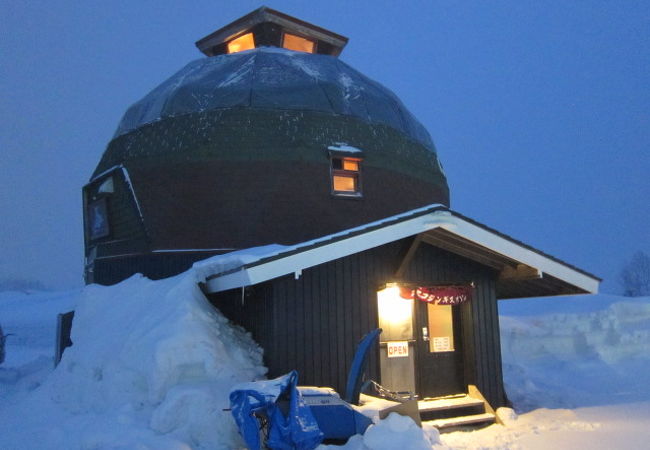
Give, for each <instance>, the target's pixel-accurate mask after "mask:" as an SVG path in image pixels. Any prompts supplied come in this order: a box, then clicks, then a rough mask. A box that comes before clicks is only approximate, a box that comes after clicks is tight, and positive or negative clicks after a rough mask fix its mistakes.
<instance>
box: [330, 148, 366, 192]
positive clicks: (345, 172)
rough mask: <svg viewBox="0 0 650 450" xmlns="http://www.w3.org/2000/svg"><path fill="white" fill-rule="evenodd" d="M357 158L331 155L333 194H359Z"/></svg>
mask: <svg viewBox="0 0 650 450" xmlns="http://www.w3.org/2000/svg"><path fill="white" fill-rule="evenodd" d="M360 163H361V160H360V159H359V158H347V157H338V156H334V157H332V191H333V193H334V194H335V195H342V196H353V197H360V196H361V183H360V182H361V180H360V175H361V171H360Z"/></svg>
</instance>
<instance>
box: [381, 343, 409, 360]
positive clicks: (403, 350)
mask: <svg viewBox="0 0 650 450" xmlns="http://www.w3.org/2000/svg"><path fill="white" fill-rule="evenodd" d="M386 347H387V349H388V357H389V358H406V357H407V356H408V355H409V343H408V341H391V342H387V343H386Z"/></svg>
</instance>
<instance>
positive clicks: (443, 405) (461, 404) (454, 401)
mask: <svg viewBox="0 0 650 450" xmlns="http://www.w3.org/2000/svg"><path fill="white" fill-rule="evenodd" d="M478 406H483V400H480V399H478V398H474V397H470V396H469V395H462V396H454V397H441V398H433V399H427V400H420V401H419V402H418V409H419V410H420V413H425V412H434V411H443V410H448V409H456V408H470V407H478Z"/></svg>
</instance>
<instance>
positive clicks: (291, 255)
mask: <svg viewBox="0 0 650 450" xmlns="http://www.w3.org/2000/svg"><path fill="white" fill-rule="evenodd" d="M346 42H347V39H346V38H344V37H342V36H339V35H337V34H334V33H331V32H329V31H327V30H323V29H322V28H318V27H316V26H313V25H310V24H307V23H305V22H302V21H300V20H298V19H294V18H292V17H289V16H286V15H284V14H282V13H279V12H277V11H273V10H270V9H267V8H261V9H259V10H257V11H254V12H253V13H251V14H249V15H247V16H245V17H243V18H241V19H239V20H237V21H235V22H233V23H232V24H230V25H228V26H226V27H225V28H222V29H220V30H218V31H216V32H215V33H212V34H211V35H209V36H207V37H205V38H203V39H201V40H200V41H199V42H197V46H198V47H199V49H200V50H201V51H202V52H203V53H204V54H206V56H207V58H203V59H201V60H197V61H194V62H191V63H190V64H188V65H187V66H186V67H185V68H183V69H182V70H181V71H179V72H178V73H177V74H175V75H173V76H172V77H171V78H169V79H168V80H167V81H165V82H164V83H162V84H161V85H160V86H159V87H157V88H156V89H154V90H153V91H152V92H151V93H149V94H148V95H147V96H145V97H144V98H143V99H142V100H140V101H139V102H138V103H136V104H135V105H133V106H132V107H131V108H129V110H128V111H127V112H126V114H125V115H124V118H123V119H122V121H121V122H120V124H119V126H118V129H117V132H116V134H115V136H114V138H113V139H112V140H111V142H110V143H109V144H108V148H107V149H106V151H105V153H104V155H103V157H102V159H101V161H100V163H99V165H98V166H97V169H96V170H95V172H94V174H93V175H92V178H91V180H90V182H89V183H88V184H87V185H86V186H85V187H84V196H83V198H84V211H85V214H84V220H85V243H86V258H87V265H86V281H87V282H96V283H102V284H111V283H115V282H117V281H120V280H121V279H123V278H126V277H127V276H130V275H132V274H134V273H137V272H141V273H143V274H145V275H146V276H148V277H150V278H162V277H165V276H169V275H172V274H175V273H179V272H181V271H183V270H185V269H186V268H188V267H189V266H190V265H191V264H192V263H193V262H195V261H197V260H199V259H205V258H208V257H209V256H211V255H219V254H223V253H229V252H232V251H233V250H238V249H244V250H243V251H241V252H238V253H236V254H234V255H223V256H215V257H214V258H210V259H209V260H208V261H205V262H203V263H201V264H199V265H197V267H196V270H195V272H194V273H195V275H196V281H197V283H199V286H200V288H201V290H202V292H203V293H204V294H205V295H206V298H207V299H208V300H209V301H210V302H211V303H212V304H213V305H215V306H216V307H217V308H218V309H219V310H220V311H221V312H222V313H223V314H224V315H225V316H226V317H227V318H228V319H230V320H232V321H233V322H234V323H237V324H239V325H241V326H243V327H244V328H245V329H246V330H248V331H249V332H250V333H251V335H252V336H253V338H254V339H255V341H256V342H257V343H258V344H259V345H260V346H261V347H262V348H264V364H265V366H266V367H267V368H268V375H269V377H275V376H279V375H282V374H286V373H287V372H289V371H292V370H298V372H299V373H300V380H301V383H304V384H305V385H311V386H331V387H334V388H335V389H336V390H337V391H338V392H345V393H346V394H345V398H347V399H351V400H350V401H352V402H356V401H355V400H354V399H356V400H359V392H360V385H361V374H362V373H364V370H363V369H362V366H364V364H359V362H360V361H366V362H367V364H366V366H367V371H366V372H365V373H366V374H367V375H368V379H371V380H379V381H380V383H381V385H382V386H384V388H382V390H383V391H384V392H385V390H386V389H387V390H389V391H394V392H396V393H398V394H399V393H405V392H406V393H409V395H408V397H409V398H411V399H413V398H418V399H419V402H418V407H417V411H419V413H420V415H421V417H422V418H426V420H435V421H436V422H435V423H436V425H435V426H438V427H441V428H444V427H456V426H460V425H470V424H479V423H480V424H486V423H491V422H494V421H495V420H497V418H496V416H495V414H494V410H495V409H496V408H498V407H500V406H505V405H507V404H508V399H507V397H506V393H505V389H504V386H503V377H502V370H501V343H500V332H499V315H498V303H497V301H498V300H500V299H510V298H521V297H532V296H552V295H568V294H579V293H588V292H597V290H598V284H599V282H600V279H599V278H598V277H595V276H594V275H591V274H589V273H587V272H584V271H582V270H581V269H578V268H576V267H574V266H571V265H569V264H567V263H565V262H563V261H561V260H559V259H557V258H554V257H552V256H550V255H547V254H545V253H543V252H541V251H540V250H537V249H535V248H533V247H531V246H529V245H527V244H524V243H523V242H521V241H518V240H516V239H513V238H511V237H509V236H507V235H505V234H503V233H500V232H498V231H497V230H494V229H492V228H490V227H488V226H486V225H483V224H481V223H479V222H477V221H475V220H473V219H470V218H468V217H465V216H463V215H461V214H460V213H458V212H455V211H452V210H451V209H449V192H448V187H447V182H446V179H445V176H444V174H443V172H442V169H441V167H440V164H439V162H438V158H437V156H436V152H435V148H434V146H433V143H432V142H431V139H430V137H429V135H428V133H427V132H426V130H425V129H424V128H423V127H422V125H421V124H420V123H419V122H418V121H417V120H416V119H415V118H414V117H413V116H412V115H411V114H410V113H409V112H408V111H407V109H406V108H405V107H404V105H403V104H402V103H401V102H400V101H399V99H398V98H397V97H396V96H395V95H394V94H393V93H392V92H391V91H389V90H388V89H386V88H385V87H383V86H382V85H380V84H378V83H377V82H375V81H372V80H370V79H368V78H367V77H365V76H363V75H362V74H360V73H359V72H357V71H356V70H354V69H352V68H351V67H350V66H348V65H346V64H345V63H343V62H341V61H340V60H339V59H338V58H337V56H338V54H339V53H340V52H341V50H342V48H343V47H344V46H345V44H346ZM268 244H284V245H285V247H276V246H274V247H263V248H251V247H260V246H266V245H268ZM67 317H68V318H67V319H66V320H68V322H66V323H67V325H65V324H64V322H62V320H63V319H61V318H60V320H61V322H60V325H59V330H60V333H61V337H60V339H59V342H60V343H61V345H60V347H59V349H62V348H64V346H65V345H69V343H70V341H69V339H67V338H65V339H64V336H63V333H64V330H67V331H65V332H69V330H70V321H71V320H72V319H71V317H72V315H68V316H67ZM372 330H376V331H374V332H372V333H373V334H371V336H375V337H376V336H377V335H378V332H379V331H381V333H382V334H381V337H380V342H379V345H377V346H374V347H372V350H369V349H370V348H371V346H370V344H368V345H367V346H365V348H366V351H367V352H368V353H367V354H366V355H367V359H364V358H365V357H361V358H357V357H356V356H355V355H356V354H355V345H356V342H358V341H359V339H361V338H362V336H364V334H366V333H368V332H371V331H372ZM382 330H383V331H382ZM366 342H367V341H366ZM61 351H62V350H59V351H58V353H57V354H58V355H59V357H60V352H61ZM353 358H354V359H353ZM353 361H355V362H353ZM353 368H354V369H355V370H354V371H353V370H352V369H353ZM354 373H356V376H353V375H350V374H354ZM344 390H345V391H344ZM450 399H454V401H453V402H450ZM458 416H462V417H458ZM429 423H434V422H429Z"/></svg>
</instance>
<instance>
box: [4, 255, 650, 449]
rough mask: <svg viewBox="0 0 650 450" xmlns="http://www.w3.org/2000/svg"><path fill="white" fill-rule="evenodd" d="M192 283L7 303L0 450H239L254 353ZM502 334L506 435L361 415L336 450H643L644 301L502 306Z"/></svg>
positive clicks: (649, 301) (648, 318) (8, 296)
mask: <svg viewBox="0 0 650 450" xmlns="http://www.w3.org/2000/svg"><path fill="white" fill-rule="evenodd" d="M278 250H279V249H274V248H266V249H261V250H259V252H258V253H260V254H265V253H269V252H273V251H278ZM258 256H259V255H258ZM253 257H254V255H253V256H251V255H248V256H246V255H239V256H232V260H231V261H222V263H223V265H224V267H228V266H230V265H231V264H241V263H242V261H246V260H247V259H248V258H253ZM200 279H201V269H200V268H197V269H195V270H193V271H190V272H188V273H186V274H182V275H179V276H176V277H173V278H169V279H166V280H160V281H151V280H148V279H146V278H143V277H141V276H134V277H131V278H129V279H128V280H125V281H124V282H122V283H120V284H118V285H116V286H112V287H100V286H88V287H86V288H84V289H83V290H80V291H70V292H61V293H44V292H28V293H25V292H4V293H0V324H1V325H2V327H3V330H4V332H5V333H11V334H13V336H10V337H9V338H8V339H7V358H6V361H5V362H4V364H2V365H1V366H0V448H2V449H50V448H51V449H55V448H56V449H61V448H65V449H109V448H110V449H134V448H137V449H212V448H215V449H219V448H242V447H243V441H242V440H241V438H240V436H239V434H238V432H237V429H236V426H235V424H234V421H233V420H232V417H231V415H230V413H229V412H228V411H224V409H226V408H228V406H229V405H228V394H229V392H230V390H231V388H232V387H233V386H234V385H235V384H237V383H241V382H247V381H253V380H259V379H263V378H264V374H265V368H264V367H263V365H262V349H260V348H259V347H258V346H257V345H256V344H255V343H254V342H253V340H252V339H251V337H250V335H249V334H247V333H246V332H245V331H244V330H242V329H241V328H239V327H237V326H234V325H232V324H230V323H228V321H227V320H226V319H225V318H224V317H223V316H222V315H221V314H220V313H219V311H217V310H216V309H215V308H213V307H212V306H211V305H210V304H209V302H208V301H207V299H206V298H205V297H204V296H203V294H202V292H201V291H200V289H199V288H198V285H197V281H199V280H200ZM71 309H74V310H75V311H76V312H75V314H76V315H75V321H74V326H73V330H72V340H73V341H74V346H73V347H71V348H69V349H67V350H66V352H65V353H64V356H63V359H62V360H61V363H60V364H59V365H58V366H57V367H56V369H54V367H53V353H54V336H55V330H56V315H57V314H58V313H61V312H67V311H69V310H71ZM500 319H501V332H502V352H503V363H504V378H505V383H506V390H507V392H508V395H509V397H510V399H511V400H512V401H513V404H514V409H508V408H501V409H499V410H498V411H497V413H498V416H499V418H500V421H501V422H502V423H503V425H492V426H489V427H487V428H484V429H481V430H476V431H470V432H452V433H443V434H439V433H438V431H437V430H436V429H435V428H433V427H431V426H429V425H427V424H426V422H425V423H424V424H423V427H422V428H419V427H418V426H417V425H416V424H415V423H414V422H413V421H412V420H411V419H409V418H407V417H404V416H399V415H397V414H395V413H392V414H390V415H389V416H388V417H387V418H386V419H384V420H379V419H378V417H377V414H376V411H374V412H373V411H371V410H369V409H368V408H366V410H367V411H366V412H367V413H368V414H369V415H370V416H371V417H372V416H373V415H374V420H375V424H374V425H371V427H370V428H369V429H368V430H367V431H366V433H365V434H364V435H363V436H360V435H358V436H354V437H353V438H351V439H350V440H349V441H348V443H347V444H346V445H345V446H344V447H343V448H346V449H355V450H370V449H388V448H402V449H420V448H422V449H424V448H440V449H443V448H446V449H479V448H480V449H488V448H500V449H505V448H512V449H519V448H521V449H529V448H532V449H536V448H539V449H541V448H558V449H563V448H582V447H588V448H595V449H605V448H608V449H609V448H619V449H620V448H627V449H634V448H645V446H646V444H647V442H648V441H650V426H649V425H650V390H649V389H648V382H649V381H650V352H649V349H650V297H645V298H636V299H631V298H625V297H618V296H608V295H590V296H580V297H566V298H552V299H522V300H508V301H502V302H500ZM322 448H324V449H325V448H335V447H333V446H324V445H323V446H322ZM339 448H340V447H339Z"/></svg>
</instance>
